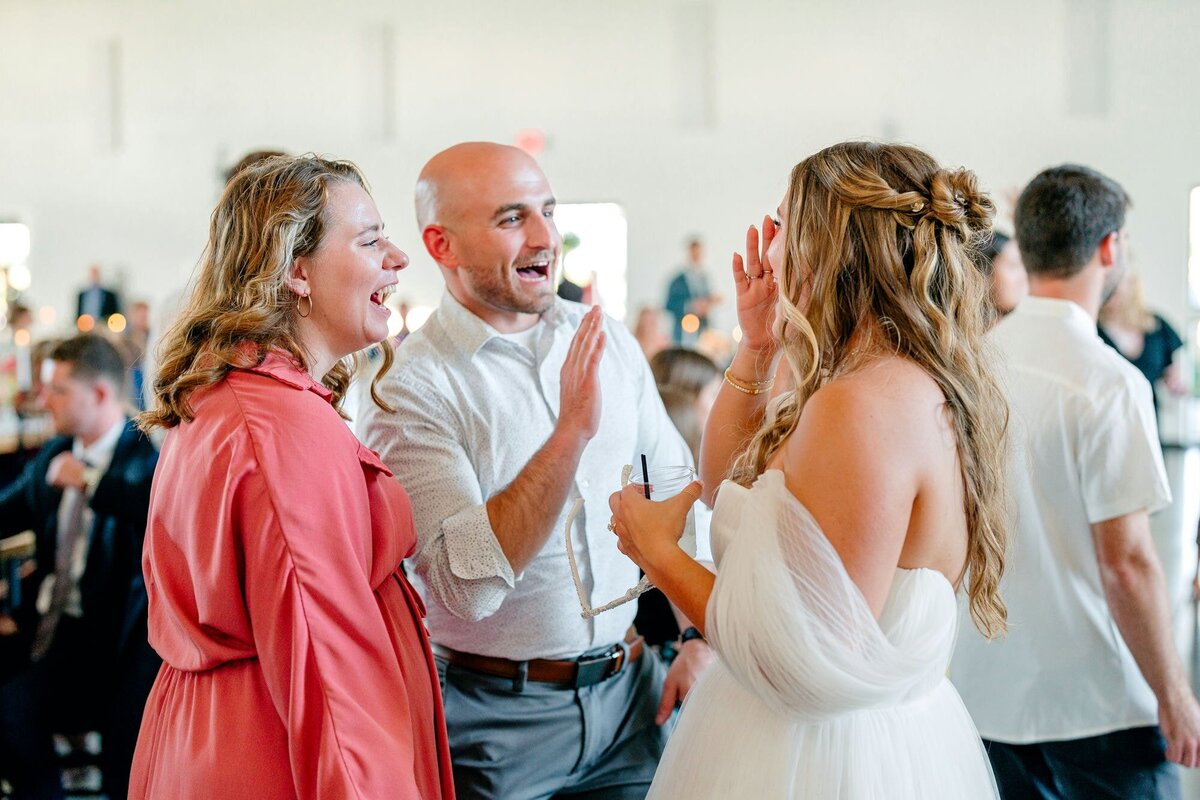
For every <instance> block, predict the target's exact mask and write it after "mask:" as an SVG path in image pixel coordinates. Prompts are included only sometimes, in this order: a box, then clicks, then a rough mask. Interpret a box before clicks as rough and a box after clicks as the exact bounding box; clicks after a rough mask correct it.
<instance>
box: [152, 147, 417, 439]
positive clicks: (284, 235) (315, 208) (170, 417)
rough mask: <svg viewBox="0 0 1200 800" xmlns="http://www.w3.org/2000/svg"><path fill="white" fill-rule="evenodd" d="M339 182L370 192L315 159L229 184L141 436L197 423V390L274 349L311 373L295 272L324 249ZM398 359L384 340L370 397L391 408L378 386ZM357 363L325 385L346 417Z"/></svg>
mask: <svg viewBox="0 0 1200 800" xmlns="http://www.w3.org/2000/svg"><path fill="white" fill-rule="evenodd" d="M341 182H345V183H353V184H356V185H358V186H361V187H362V188H363V189H366V188H367V182H366V179H365V178H364V177H363V175H362V172H360V171H359V169H358V167H356V166H355V165H354V164H352V163H350V162H349V161H332V160H329V159H324V158H320V157H319V156H314V155H305V156H298V157H289V156H278V157H272V158H267V159H264V160H261V161H258V162H256V163H254V164H252V165H250V166H248V167H246V168H244V169H242V170H240V171H238V172H237V173H236V174H235V175H234V176H233V177H232V178H231V179H230V181H229V183H228V184H227V185H226V186H225V191H224V192H223V193H222V194H221V199H220V200H219V201H218V202H217V207H216V209H215V210H214V211H213V214H212V220H211V223H210V225H209V233H208V244H207V246H206V247H205V249H204V254H203V255H202V256H201V257H200V265H199V270H198V273H199V274H198V276H197V278H196V285H195V287H194V288H193V290H192V292H191V295H190V298H189V300H188V303H187V306H186V308H185V309H184V311H183V313H182V315H181V316H180V318H179V319H178V320H177V321H176V323H175V324H174V325H173V326H172V327H171V328H170V330H169V331H167V333H166V335H165V336H164V337H163V339H162V341H161V342H160V344H159V345H158V348H157V353H158V357H159V363H160V364H161V366H160V368H159V373H158V377H157V379H156V380H155V382H154V399H155V404H154V407H153V408H152V409H151V410H149V411H147V412H145V413H144V414H142V415H141V416H140V417H139V418H138V424H139V425H140V426H141V427H142V429H143V430H149V429H151V428H154V427H159V426H161V427H164V428H173V427H175V426H176V425H178V424H180V423H181V422H188V421H191V420H192V418H193V416H194V415H193V413H192V409H191V405H190V403H189V399H190V397H191V395H192V393H193V392H195V391H197V390H198V389H203V388H204V387H207V386H211V385H213V384H215V383H218V382H219V381H221V380H223V379H224V378H225V376H226V375H227V374H228V373H229V371H230V370H232V369H245V368H249V367H254V366H257V365H258V364H261V363H262V361H263V359H264V358H266V356H267V354H268V353H269V352H270V351H271V350H272V349H280V350H284V351H286V352H287V353H289V354H290V355H291V356H292V357H293V358H294V359H295V360H296V362H297V363H298V364H300V365H301V367H302V368H307V366H308V359H307V357H306V355H305V353H304V349H303V348H302V347H301V345H300V341H299V338H298V336H297V327H296V325H297V323H296V319H297V317H298V311H297V304H296V295H295V294H294V293H293V292H292V290H291V289H290V288H289V287H288V284H287V276H288V270H289V269H290V268H291V266H292V262H293V261H294V260H295V259H296V258H298V257H300V256H306V255H309V254H311V253H312V252H314V251H315V250H316V249H317V248H318V247H319V246H320V244H321V241H322V239H323V237H324V235H325V228H326V223H327V221H328V220H327V208H328V205H329V190H330V187H331V186H333V185H334V184H337V183H341ZM393 355H394V354H393V351H392V348H391V347H390V346H388V345H387V344H386V343H385V344H384V346H383V356H384V360H383V366H382V369H381V370H380V371H379V374H378V375H377V376H376V378H375V382H373V383H372V385H371V398H372V399H373V400H374V401H375V403H376V404H377V405H379V406H380V407H381V408H384V409H387V410H391V409H390V408H388V406H387V405H386V404H385V403H384V402H383V400H382V399H381V398H380V397H379V395H378V393H377V392H376V386H377V383H378V381H379V379H380V378H381V377H382V376H383V375H384V374H386V373H387V371H388V369H389V367H391V364H392V360H393ZM356 358H357V354H356V355H355V356H350V357H347V358H343V359H341V360H340V361H338V362H337V364H335V365H334V367H333V368H332V369H331V370H330V371H329V372H328V373H326V374H325V375H324V377H323V378H322V383H323V384H324V385H325V386H326V387H327V388H328V389H329V390H330V391H332V392H333V402H334V407H335V408H337V409H338V411H339V413H341V409H340V407H341V401H342V399H343V397H344V396H345V393H346V389H347V387H348V386H349V385H350V380H351V378H352V377H353V375H354V370H355V367H356V366H357V364H356Z"/></svg>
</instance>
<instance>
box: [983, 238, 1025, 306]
mask: <svg viewBox="0 0 1200 800" xmlns="http://www.w3.org/2000/svg"><path fill="white" fill-rule="evenodd" d="M981 249H982V255H983V265H982V266H983V269H984V272H985V273H986V274H988V275H990V276H991V280H992V301H993V302H994V303H995V304H996V310H997V311H998V312H999V316H1001V317H1003V316H1004V315H1006V314H1008V313H1009V312H1011V311H1012V310H1013V309H1014V308H1016V307H1017V304H1018V303H1020V302H1021V301H1022V300H1023V299H1025V296H1026V295H1027V294H1029V276H1028V275H1027V274H1026V273H1025V265H1024V264H1023V263H1021V251H1020V249H1019V248H1018V247H1017V242H1016V240H1015V239H1013V238H1011V237H1009V236H1006V235H1005V234H1003V233H1001V232H1000V231H994V232H993V233H992V236H991V238H990V239H988V240H987V243H986V244H985V245H984V246H983V247H982V248H981Z"/></svg>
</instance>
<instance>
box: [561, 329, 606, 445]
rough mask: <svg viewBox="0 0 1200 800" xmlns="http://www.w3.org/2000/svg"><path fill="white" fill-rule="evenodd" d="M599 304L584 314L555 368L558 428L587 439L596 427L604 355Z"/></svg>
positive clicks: (584, 439)
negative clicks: (601, 366) (556, 372)
mask: <svg viewBox="0 0 1200 800" xmlns="http://www.w3.org/2000/svg"><path fill="white" fill-rule="evenodd" d="M602 313H603V312H601V311H600V306H592V309H591V310H590V311H588V312H587V314H585V315H584V317H583V320H582V321H581V322H580V323H579V330H578V331H576V332H575V338H573V339H572V340H571V347H570V349H569V350H567V357H566V359H565V360H564V361H563V365H562V370H561V371H560V372H559V381H560V386H559V396H558V397H559V403H558V405H559V414H558V425H559V427H560V428H564V429H566V430H569V431H571V432H572V433H575V434H578V436H579V437H580V439H582V440H583V441H585V442H586V441H589V440H591V438H592V437H593V436H595V435H596V431H597V430H598V429H599V427H600V377H599V373H600V357H601V356H602V355H604V320H603V317H602Z"/></svg>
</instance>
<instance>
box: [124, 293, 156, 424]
mask: <svg viewBox="0 0 1200 800" xmlns="http://www.w3.org/2000/svg"><path fill="white" fill-rule="evenodd" d="M149 342H150V304H149V303H147V302H146V301H144V300H138V301H137V302H135V303H131V304H130V305H129V319H128V324H127V325H126V326H125V335H124V337H123V339H122V344H124V346H125V359H126V361H127V363H128V364H129V383H130V387H129V388H130V396H131V399H132V401H133V404H134V406H136V407H137V409H138V410H139V411H143V410H145V408H146V403H145V377H146V372H145V369H144V367H143V362H144V361H145V358H146V348H147V346H148V345H149Z"/></svg>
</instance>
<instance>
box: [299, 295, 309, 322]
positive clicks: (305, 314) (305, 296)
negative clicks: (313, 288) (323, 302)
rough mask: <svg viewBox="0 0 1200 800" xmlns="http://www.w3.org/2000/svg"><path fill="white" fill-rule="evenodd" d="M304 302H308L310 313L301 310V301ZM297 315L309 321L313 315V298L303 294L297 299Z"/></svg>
mask: <svg viewBox="0 0 1200 800" xmlns="http://www.w3.org/2000/svg"><path fill="white" fill-rule="evenodd" d="M304 300H307V301H308V311H304V310H303V309H302V308H301V305H300V303H301V301H304ZM296 313H297V314H299V315H300V316H301V317H303V318H305V319H308V315H309V314H311V313H312V298H311V297H309V296H308V295H306V294H302V295H300V296H299V297H297V298H296Z"/></svg>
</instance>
